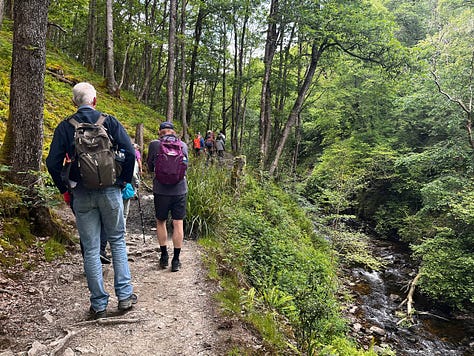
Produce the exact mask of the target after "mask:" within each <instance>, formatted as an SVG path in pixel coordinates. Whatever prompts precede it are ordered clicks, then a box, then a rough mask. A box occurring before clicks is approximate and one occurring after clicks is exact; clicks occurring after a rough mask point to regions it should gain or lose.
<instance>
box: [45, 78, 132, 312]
mask: <svg viewBox="0 0 474 356" xmlns="http://www.w3.org/2000/svg"><path fill="white" fill-rule="evenodd" d="M72 94H73V98H72V100H73V102H74V104H75V105H76V106H77V107H78V110H77V112H76V113H75V114H73V115H72V116H71V117H70V118H68V119H66V120H63V121H61V122H60V123H59V125H58V126H57V127H56V129H55V131H54V136H53V140H52V142H51V147H50V151H49V155H48V157H47V158H46V165H47V167H48V171H49V173H50V174H51V177H52V178H53V181H54V183H55V185H56V186H57V187H58V189H59V191H60V192H61V193H62V194H63V196H64V198H65V200H67V199H68V196H69V191H68V189H69V190H70V191H72V194H73V196H74V200H73V209H74V212H75V215H76V226H77V230H78V232H79V236H80V240H81V242H82V244H83V247H84V270H85V273H86V277H87V286H88V288H89V291H90V302H91V306H90V309H89V311H90V313H91V316H92V317H93V318H94V319H97V318H103V317H106V309H107V305H108V301H109V294H108V293H107V292H106V291H105V289H104V283H103V277H102V266H101V263H100V235H101V233H103V234H105V237H106V239H107V241H108V242H109V244H110V248H111V251H112V260H113V269H114V286H115V295H116V296H117V299H118V309H119V310H122V311H124V310H128V309H130V308H131V307H132V305H133V304H135V303H136V302H137V296H136V295H135V294H134V293H133V286H132V284H131V275H130V268H129V265H128V257H127V250H126V246H125V238H124V233H125V225H124V219H123V202H122V193H121V189H122V188H123V187H124V186H125V185H126V183H128V182H130V181H131V179H132V174H133V165H134V160H135V158H134V151H133V147H132V145H131V141H130V137H129V136H128V135H127V133H126V131H125V129H124V128H123V126H122V125H121V124H120V122H119V121H118V120H117V119H116V118H115V117H113V116H110V115H103V114H101V113H100V112H99V111H97V110H95V107H96V104H97V93H96V90H95V89H94V87H93V86H92V85H91V84H89V83H79V84H76V85H75V86H74V88H73V89H72ZM101 121H103V124H101ZM76 127H77V129H76ZM103 127H105V129H106V133H108V135H110V136H111V138H112V140H113V142H114V144H115V145H116V146H117V149H123V150H124V159H123V162H122V164H121V169H120V173H117V172H116V170H115V167H114V166H110V165H108V164H109V163H110V162H109V161H108V157H109V156H110V154H112V155H113V153H110V152H109V149H108V148H106V149H101V150H100V151H97V152H93V150H94V149H95V146H97V145H95V144H94V143H92V144H90V145H89V146H87V142H89V143H90V142H91V141H90V140H88V137H89V136H88V135H89V134H90V135H95V134H97V135H99V134H100V135H102V134H103V132H105V131H104V129H103ZM78 130H82V132H81V133H79V132H78ZM78 135H79V136H80V135H83V142H80V143H79V142H78V141H77V140H76V141H75V137H77V136H78ZM97 137H98V136H94V139H95V138H97ZM89 138H90V137H89ZM97 140H99V141H100V142H102V143H103V142H107V137H104V136H102V137H101V138H100V139H99V138H97ZM82 150H84V151H82ZM87 150H90V152H91V153H88V157H81V153H82V152H86V151H87ZM66 155H67V156H68V157H71V162H70V163H69V169H68V171H69V174H67V175H66V176H64V175H62V174H61V172H62V170H63V164H66V162H64V157H66ZM91 157H92V159H94V160H95V162H96V163H97V165H96V166H95V167H93V166H91V167H85V166H84V165H82V164H81V163H83V162H85V161H86V160H90V159H91ZM113 161H114V162H115V159H114V160H113ZM93 169H96V170H97V171H100V173H101V175H100V176H95V177H94V176H93V175H92V172H93ZM62 178H65V180H66V181H64V180H63V179H62Z"/></svg>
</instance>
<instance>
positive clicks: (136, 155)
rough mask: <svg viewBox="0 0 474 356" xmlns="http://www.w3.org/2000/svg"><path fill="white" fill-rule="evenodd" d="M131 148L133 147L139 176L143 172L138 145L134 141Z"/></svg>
mask: <svg viewBox="0 0 474 356" xmlns="http://www.w3.org/2000/svg"><path fill="white" fill-rule="evenodd" d="M133 148H134V149H135V160H136V163H137V164H138V175H139V176H141V175H142V174H143V164H142V154H141V152H140V146H138V145H137V144H136V143H134V144H133Z"/></svg>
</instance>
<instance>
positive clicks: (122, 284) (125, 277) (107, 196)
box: [73, 186, 133, 311]
mask: <svg viewBox="0 0 474 356" xmlns="http://www.w3.org/2000/svg"><path fill="white" fill-rule="evenodd" d="M73 194H74V202H73V204H74V211H75V213H76V225H77V230H78V232H79V236H80V239H81V242H82V245H83V247H84V270H85V272H86V277H87V286H88V287H89V291H90V294H91V295H90V301H91V306H92V308H93V309H94V310H95V311H101V310H104V309H106V307H107V304H108V301H109V294H108V293H107V292H106V291H105V289H104V283H103V277H102V264H101V263H100V240H101V238H100V237H101V231H102V234H103V235H104V236H105V237H106V238H107V241H108V242H109V244H110V250H111V252H112V262H113V268H114V288H115V295H116V296H117V298H118V300H119V301H120V300H123V299H127V298H128V297H130V295H131V294H132V292H133V287H132V284H131V276H130V268H129V266H128V257H127V251H126V245H125V224H124V219H123V202H122V192H121V190H120V188H118V187H115V186H112V187H107V188H103V189H99V190H89V189H84V188H78V189H75V190H74V193H73Z"/></svg>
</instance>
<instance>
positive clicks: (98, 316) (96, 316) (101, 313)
mask: <svg viewBox="0 0 474 356" xmlns="http://www.w3.org/2000/svg"><path fill="white" fill-rule="evenodd" d="M89 313H90V315H91V317H92V319H93V320H97V319H102V318H105V317H107V311H106V310H105V309H104V310H99V311H95V310H94V308H92V306H91V307H90V308H89Z"/></svg>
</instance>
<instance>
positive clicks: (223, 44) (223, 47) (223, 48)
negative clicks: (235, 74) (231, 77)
mask: <svg viewBox="0 0 474 356" xmlns="http://www.w3.org/2000/svg"><path fill="white" fill-rule="evenodd" d="M222 26H223V29H222V34H221V41H220V42H221V43H220V47H221V51H222V111H221V119H222V127H224V128H225V127H227V117H226V112H227V109H226V100H227V96H226V93H227V71H226V69H227V61H226V52H227V34H226V32H227V30H226V29H227V27H226V23H225V21H224V22H223V23H222Z"/></svg>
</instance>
